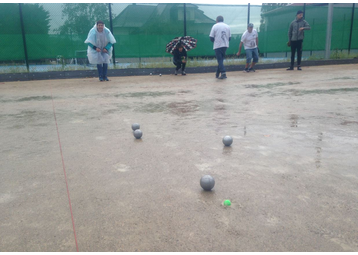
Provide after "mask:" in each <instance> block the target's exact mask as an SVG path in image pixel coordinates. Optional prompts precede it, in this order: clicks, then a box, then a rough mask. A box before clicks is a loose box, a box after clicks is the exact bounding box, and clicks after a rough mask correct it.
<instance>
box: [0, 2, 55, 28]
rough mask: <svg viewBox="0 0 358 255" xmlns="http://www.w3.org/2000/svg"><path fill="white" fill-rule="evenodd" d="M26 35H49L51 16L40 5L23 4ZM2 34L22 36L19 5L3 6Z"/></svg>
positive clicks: (8, 4) (0, 20)
mask: <svg viewBox="0 0 358 255" xmlns="http://www.w3.org/2000/svg"><path fill="white" fill-rule="evenodd" d="M22 14H23V21H24V29H25V33H26V34H48V32H49V29H50V14H49V12H48V11H46V10H45V9H44V8H43V6H41V5H40V4H22ZM0 17H1V19H0V34H21V23H20V11H19V4H12V3H7V4H1V8H0Z"/></svg>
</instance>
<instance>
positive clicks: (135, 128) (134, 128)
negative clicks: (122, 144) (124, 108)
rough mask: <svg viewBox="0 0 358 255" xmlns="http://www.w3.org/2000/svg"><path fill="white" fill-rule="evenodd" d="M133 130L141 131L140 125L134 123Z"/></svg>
mask: <svg viewBox="0 0 358 255" xmlns="http://www.w3.org/2000/svg"><path fill="white" fill-rule="evenodd" d="M132 129H133V131H134V130H137V129H140V125H139V124H138V123H133V124H132Z"/></svg>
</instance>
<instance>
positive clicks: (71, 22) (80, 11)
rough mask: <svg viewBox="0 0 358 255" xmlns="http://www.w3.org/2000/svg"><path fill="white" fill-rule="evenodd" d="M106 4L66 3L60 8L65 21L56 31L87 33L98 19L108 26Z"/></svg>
mask: <svg viewBox="0 0 358 255" xmlns="http://www.w3.org/2000/svg"><path fill="white" fill-rule="evenodd" d="M108 9H109V7H108V4H97V3H76V4H75V3H66V4H64V8H63V9H62V19H65V20H66V21H65V23H64V24H63V25H62V26H61V27H60V28H59V29H58V30H56V32H58V33H60V34H63V35H66V34H88V32H89V30H90V29H91V28H92V27H93V26H94V24H95V23H96V22H97V21H98V20H102V21H103V22H104V23H105V25H106V26H107V27H109V17H108V12H109V10H108Z"/></svg>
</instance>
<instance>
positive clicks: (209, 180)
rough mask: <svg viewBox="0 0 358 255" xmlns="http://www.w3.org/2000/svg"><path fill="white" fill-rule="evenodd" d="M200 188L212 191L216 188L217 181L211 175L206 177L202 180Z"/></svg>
mask: <svg viewBox="0 0 358 255" xmlns="http://www.w3.org/2000/svg"><path fill="white" fill-rule="evenodd" d="M200 186H201V187H202V188H203V189H204V190H206V191H210V190H211V189H212V188H214V186H215V180H214V178H213V177H212V176H211V175H204V176H203V177H201V179H200Z"/></svg>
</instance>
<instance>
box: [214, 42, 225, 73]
mask: <svg viewBox="0 0 358 255" xmlns="http://www.w3.org/2000/svg"><path fill="white" fill-rule="evenodd" d="M226 49H227V47H222V48H217V49H215V56H216V60H217V61H218V64H219V65H218V69H217V71H216V75H219V73H221V74H224V73H226V70H225V66H224V59H225V52H226Z"/></svg>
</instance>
